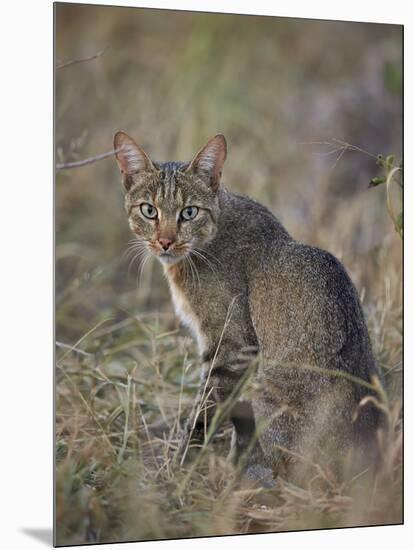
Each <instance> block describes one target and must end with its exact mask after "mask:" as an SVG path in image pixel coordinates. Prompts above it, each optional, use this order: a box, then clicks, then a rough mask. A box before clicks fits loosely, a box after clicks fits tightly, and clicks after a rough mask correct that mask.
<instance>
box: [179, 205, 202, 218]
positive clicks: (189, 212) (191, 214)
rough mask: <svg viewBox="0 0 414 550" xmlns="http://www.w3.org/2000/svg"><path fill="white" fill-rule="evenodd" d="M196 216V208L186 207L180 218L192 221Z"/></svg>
mask: <svg viewBox="0 0 414 550" xmlns="http://www.w3.org/2000/svg"><path fill="white" fill-rule="evenodd" d="M197 214H198V207H197V206H187V207H186V208H183V209H182V210H181V218H182V219H183V220H185V221H188V220H193V219H194V218H195V217H196V216H197Z"/></svg>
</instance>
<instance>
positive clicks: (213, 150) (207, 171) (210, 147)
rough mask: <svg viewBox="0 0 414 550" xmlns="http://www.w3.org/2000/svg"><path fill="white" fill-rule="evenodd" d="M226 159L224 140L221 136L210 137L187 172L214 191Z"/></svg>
mask: <svg viewBox="0 0 414 550" xmlns="http://www.w3.org/2000/svg"><path fill="white" fill-rule="evenodd" d="M226 157H227V144H226V138H225V137H224V136H223V134H217V135H216V136H214V137H212V138H211V139H210V140H209V141H208V142H207V143H206V145H204V147H203V148H202V149H200V151H199V152H198V153H197V154H196V156H195V157H194V158H193V160H192V161H191V163H190V165H189V167H188V168H187V171H189V172H193V173H195V174H198V175H199V176H200V177H201V178H203V179H206V180H207V182H208V184H209V185H210V187H211V188H212V189H213V190H214V191H216V190H217V189H218V187H219V185H220V178H221V173H222V171H223V164H224V161H225V160H226Z"/></svg>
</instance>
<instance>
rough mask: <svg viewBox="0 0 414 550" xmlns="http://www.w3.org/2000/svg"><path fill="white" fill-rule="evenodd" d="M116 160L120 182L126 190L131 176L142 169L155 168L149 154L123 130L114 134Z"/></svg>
mask: <svg viewBox="0 0 414 550" xmlns="http://www.w3.org/2000/svg"><path fill="white" fill-rule="evenodd" d="M114 149H115V156H116V161H117V163H118V166H119V170H120V171H121V175H122V183H123V185H124V187H125V189H126V190H127V191H128V190H129V188H130V187H131V185H132V183H133V178H132V176H133V175H134V174H137V173H138V172H141V171H142V170H145V171H149V170H155V168H154V165H153V164H152V161H151V159H150V158H149V156H148V155H147V154H146V153H145V151H143V150H142V149H141V147H139V146H138V145H137V144H136V143H135V141H134V140H133V139H132V138H131V137H129V136H128V134H126V133H125V132H117V133H116V134H115V136H114Z"/></svg>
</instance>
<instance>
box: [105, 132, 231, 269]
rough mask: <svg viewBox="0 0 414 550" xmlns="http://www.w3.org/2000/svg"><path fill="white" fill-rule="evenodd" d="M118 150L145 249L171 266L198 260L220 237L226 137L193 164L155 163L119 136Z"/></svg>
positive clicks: (131, 216)
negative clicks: (190, 258)
mask: <svg viewBox="0 0 414 550" xmlns="http://www.w3.org/2000/svg"><path fill="white" fill-rule="evenodd" d="M114 148H115V151H116V159H117V162H118V166H119V168H120V171H121V175H122V183H123V186H124V189H125V192H126V194H125V209H126V211H127V214H128V221H129V225H130V228H131V230H132V232H133V233H134V234H135V235H136V237H137V240H138V241H139V243H140V244H141V246H142V247H143V248H144V249H146V250H147V251H149V252H151V253H152V254H153V255H155V256H157V257H158V258H159V259H160V260H161V261H162V262H164V263H167V264H173V263H176V262H178V261H180V260H181V259H183V258H185V257H186V256H187V255H188V254H191V252H192V251H194V253H195V254H196V253H197V249H198V248H202V247H203V245H205V244H206V243H208V242H209V241H210V240H211V239H212V238H213V237H214V235H215V233H216V231H217V221H218V215H219V203H218V189H219V186H220V178H221V172H222V168H223V164H224V161H225V159H226V154H227V153H226V151H227V147H226V140H225V138H224V136H223V135H221V134H218V135H216V136H214V137H213V138H211V139H210V140H209V141H208V142H207V144H206V145H205V146H204V147H203V148H202V149H201V150H200V151H199V152H198V153H197V154H196V155H195V157H194V158H193V160H192V161H191V162H164V163H161V162H154V161H152V160H151V159H150V158H149V156H148V155H147V154H146V153H145V152H144V151H143V150H142V149H141V147H139V146H138V145H137V144H136V143H135V141H134V140H133V139H132V138H130V137H129V136H128V135H127V134H125V133H124V132H117V133H116V134H115V137H114Z"/></svg>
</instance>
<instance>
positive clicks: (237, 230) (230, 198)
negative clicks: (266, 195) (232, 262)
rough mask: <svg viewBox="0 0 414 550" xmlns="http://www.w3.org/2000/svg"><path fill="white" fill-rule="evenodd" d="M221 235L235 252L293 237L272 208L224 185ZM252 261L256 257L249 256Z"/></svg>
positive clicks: (223, 240)
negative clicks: (233, 191) (227, 188)
mask: <svg viewBox="0 0 414 550" xmlns="http://www.w3.org/2000/svg"><path fill="white" fill-rule="evenodd" d="M219 200H220V219H219V227H218V238H219V240H220V241H221V244H226V243H227V244H229V245H230V247H231V249H232V250H234V252H235V253H239V252H242V251H243V252H245V253H248V252H249V249H250V251H251V253H253V252H254V251H258V250H260V249H261V250H264V249H265V248H266V247H267V246H269V245H272V246H274V245H282V244H284V243H286V242H288V241H292V238H291V237H290V235H289V233H288V232H287V231H286V229H285V228H284V227H283V225H282V224H281V223H280V222H279V221H278V220H277V218H276V217H275V216H274V215H273V214H272V212H271V211H270V210H269V209H268V208H266V207H265V206H263V205H262V204H260V203H259V202H257V201H256V200H254V199H252V198H250V197H247V196H245V195H242V194H239V193H232V192H230V191H228V190H226V189H225V188H223V189H222V191H221V193H220V199H219ZM250 260H251V261H253V260H254V258H253V257H250Z"/></svg>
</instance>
